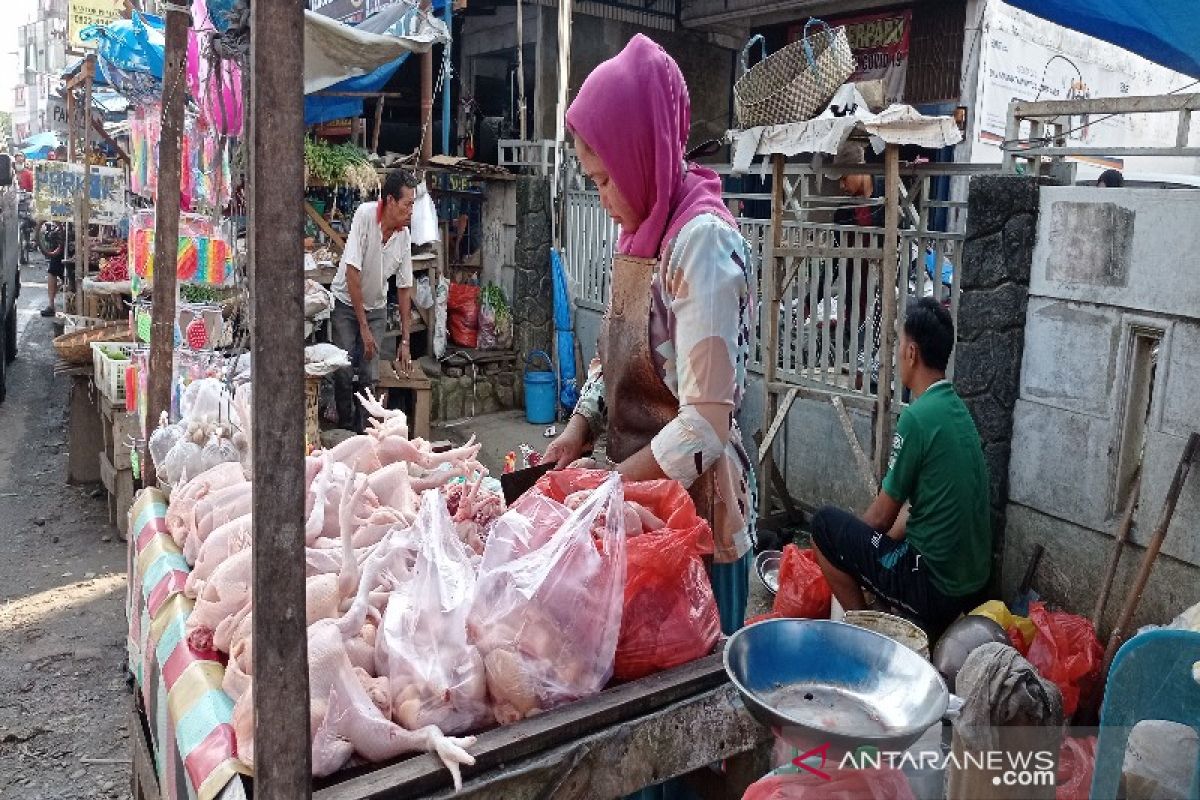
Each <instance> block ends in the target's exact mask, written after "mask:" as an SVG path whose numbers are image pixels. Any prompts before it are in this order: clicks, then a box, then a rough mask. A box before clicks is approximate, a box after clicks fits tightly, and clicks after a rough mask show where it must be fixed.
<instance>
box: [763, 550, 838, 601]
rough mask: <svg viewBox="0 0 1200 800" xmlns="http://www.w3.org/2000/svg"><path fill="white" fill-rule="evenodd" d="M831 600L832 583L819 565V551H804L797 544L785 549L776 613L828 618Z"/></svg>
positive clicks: (776, 598)
mask: <svg viewBox="0 0 1200 800" xmlns="http://www.w3.org/2000/svg"><path fill="white" fill-rule="evenodd" d="M832 599H833V592H832V591H831V590H830V589H829V583H828V581H826V580H825V576H824V574H822V573H821V568H820V567H819V566H817V556H816V553H814V552H813V551H812V549H811V548H810V549H807V550H801V549H800V548H799V547H797V546H796V545H794V544H789V545H788V546H787V547H785V548H783V560H782V561H780V563H779V592H778V593H777V594H776V595H775V607H774V614H775V615H776V616H779V617H803V618H805V619H829V608H830V605H831V601H832Z"/></svg>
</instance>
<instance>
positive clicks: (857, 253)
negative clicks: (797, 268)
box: [775, 245, 884, 258]
mask: <svg viewBox="0 0 1200 800" xmlns="http://www.w3.org/2000/svg"><path fill="white" fill-rule="evenodd" d="M883 252H884V251H883V250H880V249H879V248H878V247H817V246H815V245H814V246H812V247H804V246H801V247H780V248H778V249H777V250H776V251H775V257H776V258H883Z"/></svg>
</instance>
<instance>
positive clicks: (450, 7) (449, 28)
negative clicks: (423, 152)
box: [442, 0, 454, 156]
mask: <svg viewBox="0 0 1200 800" xmlns="http://www.w3.org/2000/svg"><path fill="white" fill-rule="evenodd" d="M442 19H443V20H444V21H445V23H446V33H448V34H450V35H451V36H450V39H451V40H450V41H449V42H447V43H446V44H445V48H446V51H445V52H446V64H445V68H446V76H445V77H444V78H442V155H444V156H448V155H450V76H451V75H452V74H453V70H452V63H453V62H452V59H451V57H450V53H451V52H452V51H451V49H450V48H452V47H453V46H454V36H453V32H454V2H453V0H446V6H445V8H443V9H442Z"/></svg>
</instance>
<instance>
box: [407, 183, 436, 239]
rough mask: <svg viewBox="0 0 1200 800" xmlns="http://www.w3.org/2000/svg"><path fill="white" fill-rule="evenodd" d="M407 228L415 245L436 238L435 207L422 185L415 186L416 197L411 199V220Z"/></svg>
mask: <svg viewBox="0 0 1200 800" xmlns="http://www.w3.org/2000/svg"><path fill="white" fill-rule="evenodd" d="M408 230H409V233H410V235H411V236H412V243H413V244H415V245H422V244H429V243H430V242H436V241H437V240H438V238H439V237H438V218H437V207H436V206H434V204H433V198H432V197H430V196H429V192H428V190H426V188H425V187H424V186H418V187H417V198H416V200H415V201H413V210H412V221H411V222H409V224H408Z"/></svg>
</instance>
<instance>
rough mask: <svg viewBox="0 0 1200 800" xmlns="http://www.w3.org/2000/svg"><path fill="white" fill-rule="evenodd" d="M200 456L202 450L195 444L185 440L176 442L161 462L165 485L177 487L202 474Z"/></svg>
mask: <svg viewBox="0 0 1200 800" xmlns="http://www.w3.org/2000/svg"><path fill="white" fill-rule="evenodd" d="M201 454H202V449H201V447H200V445H198V444H196V443H195V442H192V441H188V440H187V439H181V440H180V441H178V442H176V443H175V446H174V447H172V448H171V451H170V452H169V453H167V457H166V459H165V460H164V461H163V467H164V469H165V470H166V477H167V483H169V484H171V485H172V486H179V485H180V484H181V483H184V482H186V481H189V480H191V479H192V478H194V477H196V476H197V475H199V474H200V473H201V472H203V471H204V470H203V469H202V463H203V462H202V459H201Z"/></svg>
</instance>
